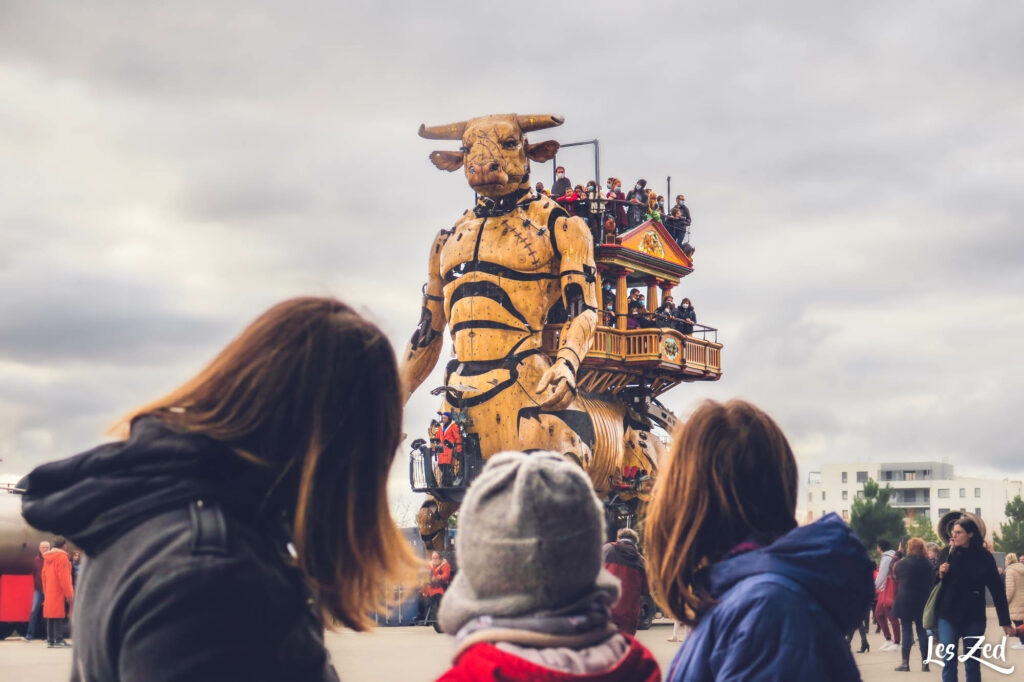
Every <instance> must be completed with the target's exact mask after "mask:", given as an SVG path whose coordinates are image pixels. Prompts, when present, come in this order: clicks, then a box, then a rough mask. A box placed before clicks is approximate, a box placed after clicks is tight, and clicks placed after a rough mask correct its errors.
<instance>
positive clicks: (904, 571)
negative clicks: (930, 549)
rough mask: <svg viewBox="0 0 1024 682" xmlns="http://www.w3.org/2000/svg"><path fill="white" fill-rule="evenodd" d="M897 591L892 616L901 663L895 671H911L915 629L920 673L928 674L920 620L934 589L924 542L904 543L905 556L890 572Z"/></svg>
mask: <svg viewBox="0 0 1024 682" xmlns="http://www.w3.org/2000/svg"><path fill="white" fill-rule="evenodd" d="M892 572H893V576H894V577H895V578H896V583H897V585H899V589H898V590H897V591H896V603H895V605H894V607H893V610H894V613H895V615H896V617H897V618H899V620H900V624H901V627H902V637H903V645H902V649H901V653H902V654H903V663H901V664H900V666H899V667H898V668H896V670H897V671H902V672H909V671H910V648H911V647H912V646H913V645H914V628H916V629H917V643H918V648H919V649H920V650H921V670H922V671H924V672H928V664H927V663H925V661H927V660H928V635H927V634H925V631H924V626H923V625H922V624H921V617H922V615H923V614H924V605H925V602H927V601H928V595H930V594H931V591H932V588H933V587H935V578H936V576H935V571H934V569H932V565H931V563H929V561H928V557H927V556H926V555H925V547H924V540H922V539H921V538H910V541H909V542H907V556H906V557H905V558H903V559H900V560H899V561H898V562H896V566H895V567H894V568H893V569H892Z"/></svg>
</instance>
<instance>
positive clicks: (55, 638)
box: [43, 538, 75, 648]
mask: <svg viewBox="0 0 1024 682" xmlns="http://www.w3.org/2000/svg"><path fill="white" fill-rule="evenodd" d="M65 544H66V542H65V540H64V538H57V539H56V540H54V541H53V549H51V550H50V551H49V552H47V553H46V554H44V555H43V618H45V619H46V644H47V646H49V647H50V648H53V647H66V646H71V645H70V644H68V643H67V642H66V641H64V637H65V635H66V633H65V630H66V628H65V627H64V620H65V619H66V618H67V616H68V613H67V607H68V605H69V604H70V602H71V601H72V600H73V599H74V598H75V588H74V586H73V585H72V584H71V559H70V557H68V553H67V552H66V551H65V550H64V545H65Z"/></svg>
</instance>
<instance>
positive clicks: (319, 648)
mask: <svg viewBox="0 0 1024 682" xmlns="http://www.w3.org/2000/svg"><path fill="white" fill-rule="evenodd" d="M20 487H23V488H25V489H26V491H27V492H26V493H25V498H24V501H23V504H22V513H23V515H24V516H25V519H26V520H27V521H28V522H29V523H30V524H32V525H33V526H34V527H36V528H39V529H41V530H47V531H51V532H54V533H58V534H61V535H65V536H67V537H68V538H69V539H70V540H71V541H72V542H74V543H75V544H76V545H78V546H79V547H81V548H82V549H83V550H84V551H85V554H86V558H85V559H84V560H83V564H82V571H81V575H80V576H79V580H78V587H77V590H76V594H75V609H74V612H73V614H72V625H73V629H74V632H75V646H74V650H73V652H72V653H73V665H72V676H71V679H72V680H75V681H79V680H80V681H82V682H84V681H85V680H104V681H108V680H121V681H124V682H127V681H129V680H145V681H146V682H170V681H172V680H174V681H178V680H180V681H182V682H184V681H185V680H188V681H189V682H193V681H198V680H228V679H232V680H246V682H254V681H256V680H267V681H270V680H318V681H319V680H335V681H336V680H337V675H336V674H335V673H334V669H333V668H332V667H331V664H330V660H329V658H328V655H327V652H326V650H325V649H324V644H323V626H322V624H321V623H320V621H319V619H318V617H317V616H316V615H315V614H314V613H313V611H312V610H311V608H310V605H311V600H310V596H309V593H308V590H307V588H306V584H305V581H304V579H303V577H302V575H301V573H300V572H299V571H298V569H296V568H294V567H292V566H290V565H289V563H290V562H289V561H287V560H286V558H285V557H286V556H287V554H286V552H287V550H286V545H287V542H288V531H287V524H286V523H285V522H284V521H283V520H282V518H281V517H278V519H277V520H274V521H272V520H270V518H269V517H271V516H273V514H272V513H270V512H261V510H260V509H261V506H263V505H262V502H263V500H262V498H263V496H262V495H261V494H259V493H254V492H251V491H259V490H267V489H269V487H270V486H269V481H266V480H264V477H263V475H262V474H260V473H257V472H256V471H255V470H254V468H253V467H251V466H250V465H248V464H246V463H245V462H244V461H243V460H241V458H239V457H238V456H237V455H235V454H234V453H233V452H231V451H230V450H228V449H227V448H226V447H224V446H223V445H222V444H220V443H218V442H217V441H215V440H212V439H210V438H207V437H205V436H201V435H197V434H180V433H176V432H174V431H172V430H170V429H168V428H167V427H165V426H163V425H162V424H161V423H160V422H159V421H157V420H155V419H152V418H145V419H141V420H139V421H137V422H136V423H135V424H134V425H133V428H132V432H131V437H130V438H129V439H128V440H127V441H124V442H117V443H110V444H107V445H102V446H100V447H98V448H95V449H93V450H90V451H88V452H85V453H82V454H80V455H76V456H74V457H71V458H69V459H65V460H61V461H57V462H51V463H48V464H44V465H42V466H40V467H38V468H37V469H36V470H35V471H33V472H32V473H31V474H29V475H28V477H26V478H25V479H24V480H23V481H22V482H21V484H20Z"/></svg>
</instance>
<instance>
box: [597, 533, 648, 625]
mask: <svg viewBox="0 0 1024 682" xmlns="http://www.w3.org/2000/svg"><path fill="white" fill-rule="evenodd" d="M604 567H605V569H607V571H608V572H609V573H611V574H612V575H614V576H615V577H616V578H618V579H619V583H620V584H621V586H622V591H621V593H620V595H619V600H618V601H617V602H615V604H614V605H612V622H613V623H615V625H617V626H618V628H619V632H624V633H626V634H629V635H635V634H636V627H637V625H638V622H639V619H640V609H641V607H642V597H643V596H644V595H646V594H650V590H649V589H648V587H647V566H646V564H645V563H644V560H643V557H642V556H640V552H638V551H637V549H636V547H634V546H633V543H631V542H611V543H608V544H607V545H605V546H604Z"/></svg>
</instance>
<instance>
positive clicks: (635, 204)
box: [626, 178, 650, 229]
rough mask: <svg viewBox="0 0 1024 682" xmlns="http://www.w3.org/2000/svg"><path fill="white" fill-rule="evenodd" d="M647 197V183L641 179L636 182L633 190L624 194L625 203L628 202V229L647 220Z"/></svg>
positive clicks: (648, 193)
mask: <svg viewBox="0 0 1024 682" xmlns="http://www.w3.org/2000/svg"><path fill="white" fill-rule="evenodd" d="M649 195H650V192H649V191H648V190H647V181H646V180H644V179H643V178H641V179H639V180H637V181H636V185H635V186H634V187H633V189H631V190H629V192H628V193H627V194H626V201H628V202H629V228H630V229H633V228H634V227H636V226H637V225H639V224H640V223H642V222H644V221H645V220H647V201H648V196H649Z"/></svg>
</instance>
